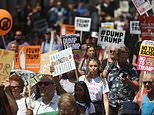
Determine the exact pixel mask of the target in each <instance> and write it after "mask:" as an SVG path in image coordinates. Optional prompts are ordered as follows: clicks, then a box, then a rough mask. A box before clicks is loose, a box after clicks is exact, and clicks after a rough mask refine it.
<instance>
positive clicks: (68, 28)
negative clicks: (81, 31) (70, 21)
mask: <svg viewBox="0 0 154 115" xmlns="http://www.w3.org/2000/svg"><path fill="white" fill-rule="evenodd" d="M66 34H75V26H74V25H66V24H61V26H60V35H66Z"/></svg>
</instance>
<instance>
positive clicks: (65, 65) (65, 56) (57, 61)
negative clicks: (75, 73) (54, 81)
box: [50, 48, 76, 76]
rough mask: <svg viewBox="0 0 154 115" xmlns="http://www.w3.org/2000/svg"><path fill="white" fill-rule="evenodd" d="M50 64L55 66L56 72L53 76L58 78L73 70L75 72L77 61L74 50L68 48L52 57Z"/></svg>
mask: <svg viewBox="0 0 154 115" xmlns="http://www.w3.org/2000/svg"><path fill="white" fill-rule="evenodd" d="M50 64H51V65H54V68H55V71H54V72H53V74H52V75H53V76H57V75H60V74H63V73H66V72H69V71H71V70H75V69H76V66H75V61H74V58H73V54H72V49H71V48H68V49H65V50H62V51H60V52H58V53H55V54H53V55H51V56H50Z"/></svg>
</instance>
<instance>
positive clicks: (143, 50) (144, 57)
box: [137, 40, 154, 72]
mask: <svg viewBox="0 0 154 115" xmlns="http://www.w3.org/2000/svg"><path fill="white" fill-rule="evenodd" d="M137 69H138V70H143V71H150V72H154V41H151V40H144V41H143V42H142V44H141V47H140V52H139V57H138V63H137Z"/></svg>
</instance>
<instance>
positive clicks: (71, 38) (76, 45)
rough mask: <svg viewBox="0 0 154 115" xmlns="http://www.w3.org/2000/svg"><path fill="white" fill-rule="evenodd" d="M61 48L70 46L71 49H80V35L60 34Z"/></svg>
mask: <svg viewBox="0 0 154 115" xmlns="http://www.w3.org/2000/svg"><path fill="white" fill-rule="evenodd" d="M61 39H62V43H63V49H67V48H72V49H73V50H78V49H80V47H81V45H80V35H79V34H67V35H62V36H61Z"/></svg>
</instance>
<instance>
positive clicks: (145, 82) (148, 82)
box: [143, 81, 153, 85]
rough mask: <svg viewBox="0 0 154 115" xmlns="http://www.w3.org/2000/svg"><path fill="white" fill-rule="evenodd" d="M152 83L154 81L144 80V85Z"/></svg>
mask: <svg viewBox="0 0 154 115" xmlns="http://www.w3.org/2000/svg"><path fill="white" fill-rule="evenodd" d="M152 83H153V81H143V84H144V85H147V84H148V85H152Z"/></svg>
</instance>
